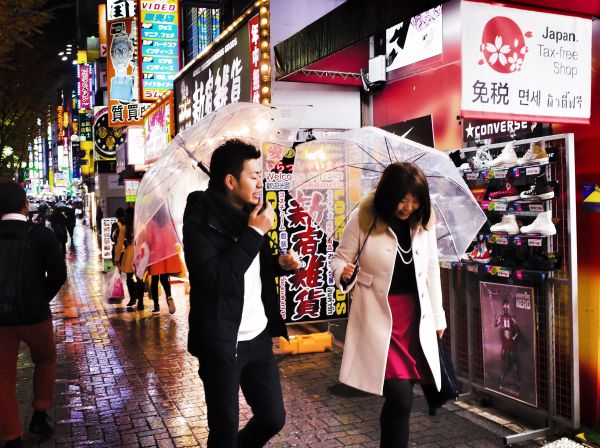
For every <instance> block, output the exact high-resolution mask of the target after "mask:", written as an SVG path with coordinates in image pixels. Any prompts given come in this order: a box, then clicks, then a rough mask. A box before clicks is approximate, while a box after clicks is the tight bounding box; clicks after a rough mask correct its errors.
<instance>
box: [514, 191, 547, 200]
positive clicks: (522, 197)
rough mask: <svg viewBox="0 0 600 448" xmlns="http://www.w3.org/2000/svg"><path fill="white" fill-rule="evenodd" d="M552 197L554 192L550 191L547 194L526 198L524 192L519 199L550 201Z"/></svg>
mask: <svg viewBox="0 0 600 448" xmlns="http://www.w3.org/2000/svg"><path fill="white" fill-rule="evenodd" d="M553 197H554V192H553V191H551V192H549V193H542V194H535V195H533V196H527V195H526V194H525V192H523V193H521V199H541V200H545V199H552V198H553Z"/></svg>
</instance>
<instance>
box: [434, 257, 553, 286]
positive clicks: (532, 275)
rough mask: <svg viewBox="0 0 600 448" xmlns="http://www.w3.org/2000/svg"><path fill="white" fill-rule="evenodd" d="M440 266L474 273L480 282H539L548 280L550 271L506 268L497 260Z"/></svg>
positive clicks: (445, 263)
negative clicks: (499, 279)
mask: <svg viewBox="0 0 600 448" xmlns="http://www.w3.org/2000/svg"><path fill="white" fill-rule="evenodd" d="M441 266H442V267H443V268H446V269H464V270H466V271H467V272H471V273H475V274H477V275H478V277H479V278H480V279H481V281H495V279H494V278H496V277H497V278H501V279H505V280H510V281H516V282H520V281H532V282H541V281H544V280H546V279H548V278H549V276H550V275H551V271H548V270H535V269H524V268H522V267H519V266H507V265H505V264H503V263H502V262H499V261H497V260H490V262H489V263H475V262H470V261H458V262H447V261H444V262H441Z"/></svg>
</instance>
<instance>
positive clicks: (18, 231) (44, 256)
mask: <svg viewBox="0 0 600 448" xmlns="http://www.w3.org/2000/svg"><path fill="white" fill-rule="evenodd" d="M28 212H29V205H28V203H27V197H26V195H25V191H24V190H23V188H21V186H20V185H18V184H17V183H15V182H2V183H0V217H1V220H0V245H3V244H4V245H8V244H12V243H11V241H12V242H14V241H18V240H24V241H25V242H26V243H27V244H28V247H29V249H28V250H29V251H30V253H31V261H32V263H31V265H30V266H28V272H27V274H26V275H24V277H25V280H26V283H27V285H23V291H27V300H28V308H27V310H26V312H23V313H18V314H16V313H15V314H10V316H13V315H14V316H17V317H11V319H13V320H12V321H11V320H10V319H9V320H7V319H5V320H3V322H4V323H3V324H1V325H0V347H2V348H1V349H0V433H1V434H2V435H3V437H4V440H5V441H6V444H5V445H4V446H5V447H20V446H22V442H21V435H22V430H21V420H20V418H19V408H18V403H17V397H16V383H17V357H18V354H19V344H20V343H21V341H23V342H25V344H27V346H28V347H29V350H30V351H31V358H32V360H33V362H34V364H35V369H34V372H33V391H34V392H33V409H34V412H33V417H32V419H31V424H30V425H29V431H30V432H32V433H35V434H40V435H49V434H51V433H52V432H53V429H52V427H51V426H50V425H49V424H48V415H47V414H46V411H47V410H48V409H49V408H50V407H51V406H52V399H53V397H54V380H55V374H56V347H55V344H54V329H53V328H52V315H51V313H50V301H51V300H52V299H53V298H54V296H55V295H56V293H58V291H59V289H60V288H61V286H62V285H63V283H64V282H65V280H66V277H67V271H66V267H65V259H64V255H63V253H62V250H61V248H60V246H59V244H58V241H57V240H56V237H55V236H54V234H53V233H52V231H51V230H50V229H47V228H46V227H44V226H40V225H37V224H31V223H29V222H27V214H28ZM5 247H8V246H5ZM4 261H6V260H4ZM13 262H15V261H13ZM7 269H8V265H5V266H4V267H3V270H5V271H6V270H7ZM1 274H2V273H0V275H1ZM5 274H6V272H5ZM4 280H6V278H4ZM25 280H24V281H23V282H25ZM7 283H10V281H9V282H5V283H2V286H0V295H4V296H3V297H2V300H3V302H2V303H3V304H5V302H4V300H8V299H7V297H9V294H11V293H10V292H7V291H6V290H3V289H2V288H3V287H6V285H7ZM12 297H14V295H13V296H12ZM32 297H35V298H36V300H35V301H34V300H33V299H32ZM32 304H34V306H33V305H32Z"/></svg>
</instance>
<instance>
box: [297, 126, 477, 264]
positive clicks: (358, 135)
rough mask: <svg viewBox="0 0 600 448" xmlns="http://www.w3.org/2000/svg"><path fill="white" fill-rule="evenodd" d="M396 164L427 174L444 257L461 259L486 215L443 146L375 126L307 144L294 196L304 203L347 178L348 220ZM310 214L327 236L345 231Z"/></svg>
mask: <svg viewBox="0 0 600 448" xmlns="http://www.w3.org/2000/svg"><path fill="white" fill-rule="evenodd" d="M393 162H411V163H414V164H416V165H418V166H419V167H420V168H421V169H422V170H423V172H424V173H425V175H426V176H427V181H428V183H429V192H430V196H431V202H432V208H433V210H434V211H435V214H436V218H437V223H436V234H437V238H438V250H439V256H440V259H443V260H457V259H458V258H459V257H460V256H461V255H462V254H464V253H465V251H466V250H467V247H468V246H469V244H470V243H471V242H472V241H473V238H474V237H475V236H476V234H477V232H478V231H479V230H480V229H481V226H482V225H483V224H484V222H485V221H486V216H485V214H484V213H483V211H482V210H481V208H480V207H479V204H478V203H477V201H476V200H475V198H474V197H473V195H472V193H471V191H470V190H469V188H468V186H467V184H466V183H465V181H464V180H463V178H462V175H461V173H460V172H459V171H458V169H457V168H456V167H455V165H454V164H453V163H452V161H451V160H450V158H449V157H448V156H447V155H446V154H445V153H443V152H441V151H439V150H436V149H434V148H430V147H428V146H424V145H421V144H419V143H415V142H413V141H411V140H408V139H406V138H402V137H399V136H397V135H394V134H391V133H389V132H386V131H383V130H381V129H378V128H374V127H365V128H360V129H353V130H350V131H347V132H342V133H339V134H335V135H332V136H329V137H326V138H324V139H321V140H315V141H312V142H308V143H304V144H302V145H299V146H298V147H297V148H296V160H295V163H294V175H293V178H292V194H293V195H294V196H295V197H296V198H297V200H298V202H299V203H302V198H303V197H306V196H307V195H309V194H311V192H313V191H314V190H316V189H339V188H340V186H341V184H340V183H341V182H343V184H344V185H343V188H344V197H345V210H346V218H347V217H348V216H349V215H350V212H351V211H352V210H354V208H356V206H357V205H358V203H359V201H360V199H361V198H362V197H364V196H365V195H366V194H367V193H368V192H370V191H371V190H373V189H374V188H375V187H376V186H377V182H378V181H379V178H380V177H381V173H382V172H383V170H384V169H385V168H386V167H387V166H388V165H389V164H390V163H393ZM311 217H312V218H313V221H314V222H315V223H317V224H318V225H319V226H320V227H321V229H323V230H324V231H325V233H326V234H327V236H329V237H333V238H337V237H339V236H340V235H341V231H340V228H339V227H340V225H337V226H335V227H332V225H331V223H328V222H327V213H326V212H325V211H316V212H315V213H312V214H311ZM343 224H344V223H343V222H342V225H343Z"/></svg>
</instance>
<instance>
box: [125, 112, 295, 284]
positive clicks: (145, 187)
mask: <svg viewBox="0 0 600 448" xmlns="http://www.w3.org/2000/svg"><path fill="white" fill-rule="evenodd" d="M302 113H303V110H302V109H301V108H299V107H275V106H265V105H261V104H257V103H234V104H229V105H227V106H224V107H222V108H220V109H218V110H217V111H215V112H213V113H212V114H210V115H207V116H206V117H204V118H203V119H202V120H200V121H199V122H198V123H196V124H194V125H192V126H190V127H189V128H187V129H185V130H184V131H182V132H180V133H179V134H178V135H177V136H176V137H175V138H174V139H173V141H172V142H171V143H170V144H169V146H167V147H166V148H165V149H164V150H163V151H162V152H161V155H160V157H159V159H158V161H157V162H156V163H155V164H154V165H152V166H151V167H150V169H149V170H148V171H147V172H146V174H145V175H144V177H143V179H142V182H141V183H140V186H139V189H138V193H137V200H136V203H135V208H136V212H135V223H134V234H135V256H134V266H135V267H136V272H137V273H138V274H140V275H142V274H143V272H144V270H145V269H146V267H147V266H149V265H151V264H155V263H158V262H160V261H162V260H165V259H167V258H169V257H172V256H174V255H177V254H178V252H179V250H180V247H182V246H183V244H182V240H183V235H182V229H183V212H184V210H185V205H186V201H187V197H188V194H189V193H191V192H192V191H196V190H204V189H206V187H207V186H208V179H209V177H208V174H207V173H208V166H209V165H210V158H211V155H212V153H213V151H214V150H215V149H216V148H217V147H218V146H219V145H221V144H222V143H224V142H225V141H226V140H228V139H230V138H241V139H244V140H246V141H250V142H251V143H253V144H254V145H255V146H256V147H257V148H259V149H260V147H261V144H262V143H263V142H267V141H268V142H286V141H287V140H288V139H291V140H293V139H294V137H295V136H296V132H297V130H298V128H297V126H296V125H297V123H298V122H299V120H300V118H301V114H302Z"/></svg>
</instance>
